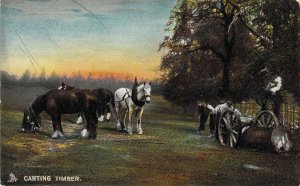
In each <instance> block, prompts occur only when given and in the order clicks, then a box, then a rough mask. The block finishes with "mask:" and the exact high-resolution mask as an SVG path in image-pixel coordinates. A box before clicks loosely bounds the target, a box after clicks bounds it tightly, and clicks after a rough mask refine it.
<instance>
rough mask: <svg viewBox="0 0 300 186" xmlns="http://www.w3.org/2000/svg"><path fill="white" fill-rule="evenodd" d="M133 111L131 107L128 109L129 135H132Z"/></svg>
mask: <svg viewBox="0 0 300 186" xmlns="http://www.w3.org/2000/svg"><path fill="white" fill-rule="evenodd" d="M132 112H133V109H132V108H131V107H129V108H128V124H127V132H128V134H132V126H131V116H132Z"/></svg>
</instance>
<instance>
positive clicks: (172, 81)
mask: <svg viewBox="0 0 300 186" xmlns="http://www.w3.org/2000/svg"><path fill="white" fill-rule="evenodd" d="M239 4H241V3H239ZM239 15H240V8H239V7H237V6H236V4H234V3H232V2H231V1H227V0H215V1H195V0H182V1H177V4H176V6H175V7H174V9H173V11H172V13H171V16H170V21H169V24H168V31H171V34H170V35H169V36H167V37H165V39H164V41H163V42H162V44H161V45H160V47H161V49H167V54H166V55H165V56H164V57H163V60H162V64H161V69H162V71H163V82H164V85H165V88H166V91H165V93H166V94H167V95H166V97H167V98H169V99H170V100H181V101H180V102H183V101H184V102H185V103H188V102H187V101H185V100H187V99H190V101H194V100H196V99H201V98H205V99H216V97H221V98H224V97H225V98H228V97H229V95H230V81H231V78H232V77H231V76H234V75H235V74H234V73H235V71H236V69H238V68H239V66H241V65H243V58H245V56H247V50H248V48H249V47H248V46H251V45H249V43H252V42H253V41H252V38H251V37H249V31H248V30H247V29H246V27H245V26H243V24H242V22H241V21H239V20H238V18H239V17H238V16H239ZM172 89H173V90H172ZM177 89H180V90H178V91H177ZM189 97H190V98H189ZM182 99H184V100H182Z"/></svg>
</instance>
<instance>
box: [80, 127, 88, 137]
mask: <svg viewBox="0 0 300 186" xmlns="http://www.w3.org/2000/svg"><path fill="white" fill-rule="evenodd" d="M81 137H82V138H89V137H90V133H89V131H88V130H87V129H83V130H82V131H81Z"/></svg>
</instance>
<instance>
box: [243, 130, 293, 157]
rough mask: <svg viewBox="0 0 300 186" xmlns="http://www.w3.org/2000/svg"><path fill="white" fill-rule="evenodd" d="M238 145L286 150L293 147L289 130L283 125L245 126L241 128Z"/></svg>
mask: <svg viewBox="0 0 300 186" xmlns="http://www.w3.org/2000/svg"><path fill="white" fill-rule="evenodd" d="M238 145H239V146H241V147H248V148H257V149H260V150H267V151H275V152H277V153H283V152H288V151H290V150H291V149H292V147H293V140H292V136H291V132H290V131H289V130H288V129H287V128H284V127H277V128H274V129H273V128H268V129H266V128H262V127H250V126H245V127H244V128H243V129H242V132H241V136H240V141H239V144H238Z"/></svg>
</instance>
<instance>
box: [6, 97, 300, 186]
mask: <svg viewBox="0 0 300 186" xmlns="http://www.w3.org/2000/svg"><path fill="white" fill-rule="evenodd" d="M74 117H75V116H64V119H65V121H64V123H63V128H64V130H65V131H66V133H67V134H66V136H67V138H65V139H59V140H54V139H51V138H50V135H51V134H52V131H51V128H52V126H51V124H50V121H49V120H48V119H47V117H44V118H46V119H44V120H43V134H28V133H26V134H24V133H19V132H18V129H19V128H20V124H21V120H22V113H21V112H17V111H2V118H1V136H2V137H1V147H2V153H1V168H2V173H1V180H2V181H3V182H4V183H5V182H6V181H7V180H8V178H9V174H10V173H11V172H12V173H14V174H15V175H16V177H17V178H18V182H17V183H24V180H23V179H24V176H26V175H27V176H28V175H35V176H37V175H49V176H51V177H52V181H53V180H54V177H55V176H79V177H80V179H81V181H80V182H74V183H72V184H76V183H77V184H78V185H82V184H85V185H91V184H95V185H183V184H192V185H199V184H200V185H207V184H214V185H228V184H230V185H231V184H235V185H241V184H243V185H261V184H267V185H268V184H276V185H297V184H299V183H300V180H299V177H300V173H299V172H300V171H299V170H300V169H299V165H300V162H299V161H300V156H299V154H297V153H296V152H292V153H288V154H283V155H278V154H272V153H269V152H257V151H255V150H250V149H229V148H225V147H220V146H219V145H218V144H217V142H216V141H215V140H214V139H212V138H208V137H206V136H205V135H203V136H199V135H197V133H196V130H197V123H196V121H195V120H194V119H193V118H190V117H186V116H184V115H182V113H181V111H180V110H179V109H178V108H174V107H172V105H171V104H169V103H167V102H166V101H165V100H163V99H162V98H161V97H158V96H154V97H153V98H152V102H151V103H150V104H149V105H146V108H145V112H144V117H143V119H142V123H143V130H144V134H143V135H137V134H133V135H128V134H126V133H124V132H119V131H117V130H115V124H114V122H109V123H101V124H99V125H98V137H97V138H96V140H86V139H81V138H80V136H79V133H80V131H81V129H82V127H83V126H81V125H76V124H74V123H72V122H70V119H73V120H75V118H74ZM134 122H136V121H134ZM35 183H37V182H35ZM56 183H57V184H64V183H65V184H68V183H66V182H52V183H51V184H56ZM38 184H49V182H38Z"/></svg>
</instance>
